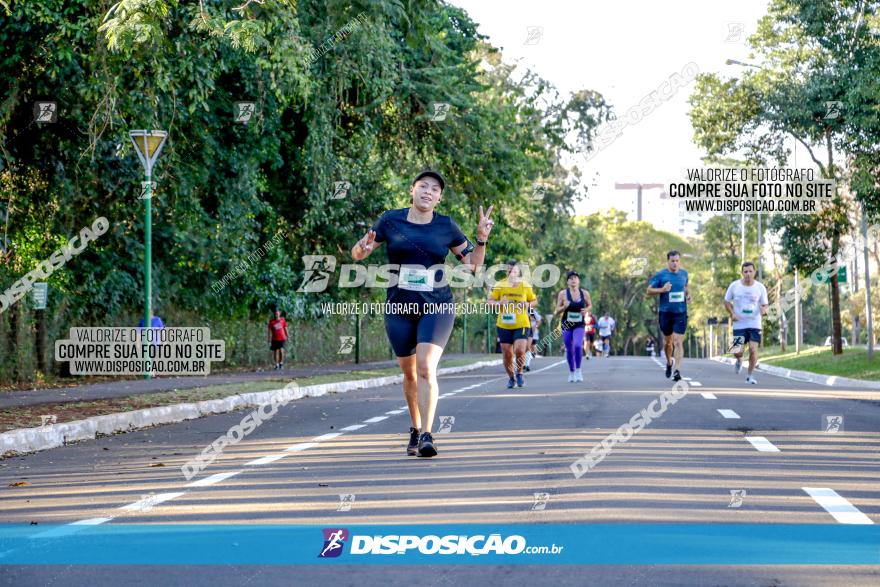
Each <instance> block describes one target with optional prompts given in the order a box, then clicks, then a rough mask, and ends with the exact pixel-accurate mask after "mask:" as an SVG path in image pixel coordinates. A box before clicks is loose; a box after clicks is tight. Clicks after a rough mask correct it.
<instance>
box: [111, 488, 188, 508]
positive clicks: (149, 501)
mask: <svg viewBox="0 0 880 587" xmlns="http://www.w3.org/2000/svg"><path fill="white" fill-rule="evenodd" d="M185 493H186V492H185V491H178V492H174V493H158V494H156V495H150V496H148V497H145V498H143V499H139V500H138V501H136V502H134V503H130V504H128V505H123V506H119V509H121V510H125V511H127V512H148V511H150V510H151V509H153V508H154V507H156V506H157V505H159V504H160V503H164V502H166V501H170V500H172V499H174V498H175V497H180V496H181V495H183V494H185Z"/></svg>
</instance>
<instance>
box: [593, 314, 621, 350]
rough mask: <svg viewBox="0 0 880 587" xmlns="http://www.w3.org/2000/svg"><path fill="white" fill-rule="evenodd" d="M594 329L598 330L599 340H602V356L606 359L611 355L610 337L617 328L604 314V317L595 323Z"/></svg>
mask: <svg viewBox="0 0 880 587" xmlns="http://www.w3.org/2000/svg"><path fill="white" fill-rule="evenodd" d="M596 327H597V328H598V329H599V338H601V339H602V356H603V357H607V356H608V355H609V354H611V335H612V334H614V329H615V328H617V322H616V321H615V320H614V318H612V317H611V316H609V315H608V312H605V315H604V316H602V317H601V318H599V321H598V322H596Z"/></svg>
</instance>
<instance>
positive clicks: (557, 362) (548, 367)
mask: <svg viewBox="0 0 880 587" xmlns="http://www.w3.org/2000/svg"><path fill="white" fill-rule="evenodd" d="M564 364H565V361H556V362H555V363H552V364H550V365H547V366H546V367H541V368H540V369H536V370H535V371H529V374H530V375H534V374H535V373H540V372H541V371H546V370H548V369H552V368H553V367H558V366H559V365H564ZM499 379H504V378H503V377H496V378H495V379H492V380H490V381H486V382H485V383H490V382H491V381H498V380H499ZM480 385H483V384H482V383H481V384H480Z"/></svg>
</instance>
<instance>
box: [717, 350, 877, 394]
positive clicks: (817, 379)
mask: <svg viewBox="0 0 880 587" xmlns="http://www.w3.org/2000/svg"><path fill="white" fill-rule="evenodd" d="M711 360H712V361H716V362H718V363H725V364H727V365H733V364H734V363H735V362H736V361H734V360H733V359H731V358H729V357H712V359H711ZM755 369H757V370H758V371H763V372H765V373H769V374H770V375H776V376H778V377H785V378H786V379H792V380H794V381H806V382H808V383H816V384H818V385H827V386H828V387H859V388H862V389H880V382H878V381H865V380H864V379H851V378H849V377H838V376H837V375H822V374H820V373H811V372H809V371H796V370H794V369H785V368H783V367H776V366H774V365H763V364H761V363H758V366H757V367H755Z"/></svg>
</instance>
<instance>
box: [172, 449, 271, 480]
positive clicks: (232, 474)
mask: <svg viewBox="0 0 880 587" xmlns="http://www.w3.org/2000/svg"><path fill="white" fill-rule="evenodd" d="M282 456H284V455H282ZM263 458H266V457H263ZM257 460H260V459H257ZM245 464H247V465H255V464H257V463H256V462H255V461H251V462H249V463H245ZM239 473H241V471H229V472H227V473H217V474H215V475H211V476H210V477H205V478H204V479H199V480H198V481H193V482H192V483H190V484H189V485H186V487H208V486H210V485H213V484H215V483H219V482H220V481H226V480H227V479H229V478H230V477H235V476H236V475H238V474H239Z"/></svg>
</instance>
